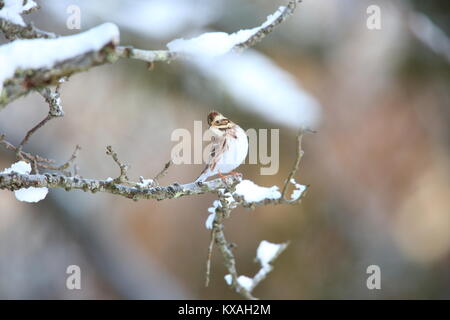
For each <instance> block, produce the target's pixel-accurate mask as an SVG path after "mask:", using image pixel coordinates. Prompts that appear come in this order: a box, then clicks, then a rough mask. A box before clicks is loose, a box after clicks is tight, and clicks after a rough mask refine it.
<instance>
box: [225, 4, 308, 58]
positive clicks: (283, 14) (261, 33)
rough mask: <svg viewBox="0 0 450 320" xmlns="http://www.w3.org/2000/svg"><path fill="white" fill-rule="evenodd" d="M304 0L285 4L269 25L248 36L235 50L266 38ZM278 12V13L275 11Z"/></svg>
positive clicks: (242, 48)
mask: <svg viewBox="0 0 450 320" xmlns="http://www.w3.org/2000/svg"><path fill="white" fill-rule="evenodd" d="M301 1H302V0H290V1H289V3H288V4H287V6H285V7H284V8H283V9H282V11H281V13H280V14H279V16H278V17H277V18H276V19H275V20H274V21H272V22H271V23H269V24H268V25H266V26H264V27H262V28H261V29H260V30H258V32H256V33H255V34H254V35H252V36H251V37H250V38H248V39H247V40H246V41H244V42H242V43H239V44H237V45H235V46H234V48H233V49H234V50H236V51H242V50H244V49H247V48H249V47H253V46H254V45H255V44H256V43H258V42H260V41H261V40H262V39H264V38H265V37H266V36H267V35H268V34H269V33H271V32H272V31H273V30H274V28H275V27H276V26H278V25H279V24H281V23H283V22H284V21H285V20H286V19H287V18H289V17H290V16H291V15H292V14H293V13H294V11H295V9H296V8H297V4H299V3H300V2H301ZM275 14H276V13H275Z"/></svg>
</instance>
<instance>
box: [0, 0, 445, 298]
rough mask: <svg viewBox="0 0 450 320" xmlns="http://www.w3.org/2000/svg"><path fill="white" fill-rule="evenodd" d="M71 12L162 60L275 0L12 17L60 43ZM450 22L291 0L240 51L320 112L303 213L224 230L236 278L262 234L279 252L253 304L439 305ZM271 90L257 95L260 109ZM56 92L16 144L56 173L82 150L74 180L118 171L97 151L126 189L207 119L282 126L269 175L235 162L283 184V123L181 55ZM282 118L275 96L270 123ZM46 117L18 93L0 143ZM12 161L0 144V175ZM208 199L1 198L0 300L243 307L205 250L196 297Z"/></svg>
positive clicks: (84, 6) (195, 168) (142, 4)
mask: <svg viewBox="0 0 450 320" xmlns="http://www.w3.org/2000/svg"><path fill="white" fill-rule="evenodd" d="M71 4H75V5H78V6H79V7H80V9H81V29H82V30H87V29H88V28H90V27H93V26H95V25H98V24H100V23H102V22H107V21H110V22H114V23H116V24H118V25H119V27H120V29H121V44H122V45H124V44H129V45H133V46H135V47H138V48H144V49H165V45H166V43H167V42H169V41H171V40H173V39H175V38H179V37H192V36H196V35H199V34H201V33H203V32H205V31H212V30H220V31H226V32H234V31H237V30H239V29H242V28H250V27H254V26H257V25H259V24H260V23H261V22H262V21H264V19H265V17H266V16H267V15H268V14H270V13H272V12H273V11H274V10H275V8H276V7H277V6H279V5H283V4H285V1H278V0H277V1H265V0H257V1H256V0H255V1H237V0H232V1H230V0H227V1H225V0H214V1H212V0H204V1H202V0H186V1H176V0H171V1H167V0H165V1H162V0H152V1H150V0H149V1H131V0H128V1H108V3H107V4H106V3H105V2H104V1H76V0H71V1H59V0H58V1H56V0H53V1H45V2H44V1H41V2H40V5H41V6H42V9H41V10H40V11H37V12H34V13H32V14H30V15H29V16H26V17H25V18H26V19H27V21H31V20H32V21H34V22H35V24H36V25H37V26H38V27H39V28H41V29H44V30H48V31H54V32H56V33H59V34H64V35H69V34H73V33H76V32H79V31H78V30H68V29H67V28H66V19H67V17H68V16H69V14H68V13H67V12H66V9H67V7H68V6H69V5H71ZM371 4H376V5H378V6H379V7H380V8H381V30H369V29H368V28H367V27H366V20H367V18H368V14H367V13H366V9H367V7H368V6H369V5H371ZM449 14H450V7H449V3H448V2H446V1H428V2H426V1H406V0H404V1H395V2H392V1H381V0H375V1H361V0H337V1H326V0H314V1H313V0H304V1H303V3H302V4H300V5H299V7H298V9H297V11H296V13H295V15H294V16H293V17H291V18H290V19H289V20H288V21H286V22H285V23H284V24H283V25H281V26H279V27H278V28H277V29H276V30H275V31H274V32H273V33H272V34H271V35H270V36H268V37H266V38H265V39H264V41H263V42H261V43H259V44H258V45H257V46H256V47H255V48H254V50H255V51H256V52H258V53H259V54H260V56H263V57H265V61H266V62H267V61H269V62H270V66H271V68H269V69H268V70H259V71H260V72H261V73H260V74H261V75H265V76H267V77H268V78H270V77H271V72H273V70H275V69H276V70H278V72H281V73H282V74H284V75H287V76H288V77H292V79H293V83H294V85H293V86H292V83H291V86H290V87H289V90H291V91H292V90H294V91H295V92H296V93H295V94H297V95H304V96H305V97H306V96H307V97H308V99H309V100H308V99H306V100H305V103H312V102H311V101H312V100H313V101H314V103H316V102H317V106H320V110H321V115H322V117H321V122H320V125H319V126H318V128H317V130H318V132H317V133H316V134H314V135H308V136H307V137H306V138H305V139H304V150H305V156H304V158H303V160H302V163H301V169H300V172H299V175H298V177H297V180H298V181H299V182H301V183H303V184H309V185H311V189H310V191H309V193H308V195H307V197H306V198H305V199H304V201H303V202H302V204H301V205H300V206H268V207H261V208H258V209H256V210H254V211H249V210H244V209H238V210H235V211H233V213H232V217H231V219H229V220H228V221H227V222H226V233H227V235H228V238H229V240H230V241H232V242H234V243H236V244H237V245H238V247H237V248H236V249H235V255H236V258H237V263H238V265H237V267H238V272H239V273H240V274H243V275H247V276H252V275H253V274H254V273H255V272H256V271H257V270H258V265H257V264H256V263H255V262H254V257H255V253H256V248H257V245H258V244H259V242H260V241H261V240H268V241H271V242H284V241H287V240H289V241H290V246H289V248H288V249H287V250H286V251H285V252H284V253H283V254H282V255H281V256H280V257H279V259H278V260H277V261H276V263H275V270H274V271H273V272H272V273H271V274H270V276H269V277H268V278H267V279H266V280H265V281H264V282H263V283H262V284H261V285H260V286H259V287H258V288H257V289H256V290H255V295H256V296H258V297H261V298H264V299H359V298H364V299H381V298H387V299H430V298H437V299H449V298H450V272H449V270H450V269H449V267H450V236H449V234H450V148H449V142H450V128H449V123H450V109H449V106H450V90H449V85H450V68H449V62H450V41H449V37H448V35H449V34H450V19H449ZM1 41H2V43H4V42H5V41H4V39H2V40H1ZM30 54H33V53H32V52H31V53H30ZM261 68H262V69H265V68H263V66H261ZM219 78H220V77H219ZM283 84H284V83H283V82H281V86H282V85H283ZM257 89H258V87H257ZM257 89H256V92H257V93H258V90H257ZM284 89H286V88H284ZM243 90H244V93H245V90H246V89H245V87H244V89H243ZM278 90H283V88H281V89H280V88H279V87H277V86H274V87H273V90H272V91H273V92H270V91H267V90H260V91H259V93H258V94H260V97H261V96H263V97H268V98H267V99H269V100H270V97H271V96H273V95H276V94H277V91H278ZM286 90H287V89H286ZM250 91H251V92H249V95H250V94H254V93H255V90H253V91H252V90H250ZM62 99H63V106H64V111H65V116H64V118H61V119H57V120H53V121H51V122H50V123H48V124H47V125H46V126H45V127H44V128H42V129H41V130H39V131H38V132H37V133H36V134H35V135H34V136H33V137H32V138H31V140H30V144H29V145H28V146H27V147H26V150H27V151H31V152H36V153H38V154H40V155H43V156H47V157H51V158H54V159H56V160H58V161H59V162H64V161H66V159H67V158H68V157H69V156H70V154H71V152H72V151H73V148H74V146H75V145H76V144H79V145H81V147H82V148H83V149H82V150H81V152H80V154H79V156H78V158H77V160H76V163H77V165H78V167H79V173H80V174H81V175H82V176H84V177H95V178H107V177H115V176H116V175H117V174H118V168H117V166H116V165H115V164H114V163H113V161H112V160H111V159H110V158H109V157H108V156H106V154H105V147H106V146H107V145H112V146H113V147H114V149H115V151H117V152H118V154H119V157H120V158H121V159H122V160H123V161H124V162H127V163H129V164H130V165H131V169H130V177H131V178H132V179H133V180H137V179H138V177H139V176H140V175H142V176H144V177H146V178H149V177H153V176H154V175H155V174H156V173H157V172H158V171H159V170H160V169H161V168H162V166H163V164H164V163H165V162H166V161H167V160H168V158H169V157H170V151H171V148H172V147H173V146H174V145H175V143H174V142H172V141H170V135H171V133H172V131H173V130H174V129H176V128H186V129H188V130H190V131H192V130H193V121H194V120H203V121H204V119H205V116H206V114H207V112H208V111H209V110H210V109H216V110H219V111H222V112H223V113H224V114H226V115H227V116H229V117H230V118H231V119H233V120H234V121H235V122H237V123H238V124H240V125H241V126H242V127H244V128H256V129H259V128H268V129H271V128H278V129H280V170H279V172H278V174H276V175H272V176H261V175H260V174H259V168H260V166H261V164H259V165H243V166H242V167H241V168H240V171H241V172H242V173H243V174H244V176H245V177H246V178H249V179H252V180H253V181H255V182H256V183H258V184H260V185H266V186H272V185H279V186H281V185H282V183H283V181H284V179H285V177H286V175H287V173H288V172H289V170H290V167H291V165H292V163H293V161H294V158H295V154H294V150H295V149H294V145H295V135H296V128H295V127H294V126H293V125H292V119H289V120H290V122H289V121H288V122H286V123H283V121H282V120H280V119H282V117H281V118H280V119H276V121H272V120H271V117H270V116H268V114H267V110H264V106H262V107H261V108H259V109H258V107H257V106H255V105H251V103H249V102H248V101H246V100H245V99H244V100H243V99H239V97H237V96H236V95H234V94H233V92H232V90H231V89H230V88H229V87H227V86H226V85H224V84H223V83H221V82H220V81H218V78H217V76H216V77H215V78H214V77H210V76H209V75H208V73H204V72H203V73H202V72H199V69H198V68H195V67H193V66H192V65H191V64H190V63H189V62H180V61H175V62H172V63H170V64H166V63H157V64H155V66H154V68H153V69H152V70H151V71H148V70H147V68H146V65H145V63H143V62H141V61H136V60H125V59H121V60H120V61H118V62H117V63H115V64H113V65H106V66H102V67H96V68H93V69H91V70H90V71H89V72H85V73H82V74H77V75H75V76H73V77H72V78H71V79H70V81H69V82H67V83H65V84H64V85H63V87H62ZM311 99H312V100H311ZM260 100H261V99H260ZM263 100H264V99H263ZM295 107H296V106H293V105H289V104H285V103H284V101H283V99H282V97H281V98H280V104H279V105H278V106H277V108H278V109H277V113H278V114H281V115H284V114H286V115H289V114H290V112H291V111H292V110H291V109H289V108H295ZM297 107H298V108H303V107H305V106H302V105H298V106H297ZM47 111H48V107H47V105H46V104H45V102H44V101H43V99H42V98H41V97H40V96H39V95H37V94H34V93H33V94H30V95H28V96H27V97H25V98H22V99H19V100H17V101H15V102H13V103H11V104H10V105H9V106H7V108H5V109H4V110H2V111H1V112H0V133H3V134H6V136H7V139H8V140H9V141H11V142H13V143H16V144H17V143H19V142H20V140H21V139H22V138H23V136H24V134H25V133H26V131H27V130H28V129H30V128H31V127H32V126H33V125H34V124H36V123H37V122H38V121H40V120H41V119H42V118H43V117H44V116H45V115H46V113H47ZM272 112H273V110H272ZM299 121H300V119H299ZM13 161H14V157H13V154H12V153H11V152H9V151H6V150H0V168H6V167H9V166H10V164H11V163H12V162H13ZM201 169H202V165H179V166H174V167H172V168H171V169H170V170H169V173H168V175H167V176H166V177H165V178H164V179H163V180H162V183H164V184H169V183H172V182H175V181H177V182H179V183H186V182H189V181H192V179H194V178H195V177H196V176H197V175H198V173H199V172H200V170H201ZM213 200H214V196H213V195H202V196H197V197H185V198H180V199H176V200H168V201H161V202H156V201H142V200H141V201H138V202H133V201H131V200H128V199H124V198H119V197H116V196H112V195H109V194H98V193H97V194H94V195H92V194H88V193H84V192H82V191H71V192H65V191H63V190H51V191H50V193H49V195H48V196H47V198H46V199H45V200H44V201H41V202H39V203H37V204H28V203H22V202H19V201H17V200H16V199H15V197H14V195H13V194H12V193H10V192H8V191H0V298H6V299H14V298H25V299H28V298H38V299H47V298H57V299H78V298H81V299H109V298H113V299H132V298H137V299H143V298H145V299H154V298H156V299H159V298H174V299H183V298H193V299H236V298H239V296H238V295H237V294H235V293H234V292H232V291H231V290H230V289H229V288H228V287H227V286H226V284H225V281H224V279H223V276H224V274H225V273H226V271H225V268H224V266H223V264H222V258H221V256H220V253H219V252H217V251H215V252H214V254H213V261H212V279H211V285H210V287H209V288H205V287H204V276H205V260H206V254H207V246H208V243H209V231H208V230H206V229H205V227H204V222H205V219H206V217H207V216H208V212H207V208H208V207H209V206H210V205H211V203H212V201H213ZM72 264H76V265H79V266H80V267H81V271H82V283H81V285H82V290H67V289H66V286H65V282H66V278H67V276H68V275H67V274H66V268H67V266H68V265H72ZM372 264H375V265H378V266H380V268H381V275H382V281H381V290H368V289H367V287H366V279H367V277H368V276H369V275H368V274H366V268H367V267H368V266H369V265H372Z"/></svg>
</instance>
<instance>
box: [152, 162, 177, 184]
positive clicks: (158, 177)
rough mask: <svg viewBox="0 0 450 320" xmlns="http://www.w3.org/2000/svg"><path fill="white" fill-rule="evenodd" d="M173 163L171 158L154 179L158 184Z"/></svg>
mask: <svg viewBox="0 0 450 320" xmlns="http://www.w3.org/2000/svg"><path fill="white" fill-rule="evenodd" d="M172 163H173V162H172V160H169V161H168V162H167V163H166V164H165V165H164V168H163V169H162V170H161V171H160V172H159V173H158V174H157V175H156V176H155V177H154V178H153V181H154V182H155V183H156V185H159V179H161V178H163V177H164V176H165V175H166V174H167V171H168V170H169V168H170V166H171V165H172Z"/></svg>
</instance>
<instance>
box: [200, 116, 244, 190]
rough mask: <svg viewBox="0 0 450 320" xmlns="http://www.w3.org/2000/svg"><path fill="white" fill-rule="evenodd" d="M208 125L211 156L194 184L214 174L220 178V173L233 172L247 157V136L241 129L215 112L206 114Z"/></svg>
mask: <svg viewBox="0 0 450 320" xmlns="http://www.w3.org/2000/svg"><path fill="white" fill-rule="evenodd" d="M208 125H209V130H210V131H211V132H212V134H213V136H212V142H213V143H212V149H211V154H210V158H209V161H208V164H207V165H206V168H205V169H204V170H203V171H202V173H201V174H200V176H199V177H198V178H197V179H196V180H195V181H196V182H198V181H202V182H203V181H205V180H206V179H208V178H209V177H211V176H214V175H216V174H218V175H219V176H220V177H222V173H229V172H231V171H233V170H234V169H236V168H237V167H239V165H240V164H241V163H242V162H243V161H244V160H245V157H247V152H248V140H247V134H246V133H245V131H244V130H243V129H242V128H241V127H239V126H238V125H237V124H235V123H234V122H232V121H231V120H229V119H227V118H226V117H224V116H223V115H222V114H220V113H219V112H216V111H212V112H210V113H209V114H208ZM232 174H234V173H233V172H232Z"/></svg>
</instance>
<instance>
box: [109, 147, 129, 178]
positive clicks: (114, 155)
mask: <svg viewBox="0 0 450 320" xmlns="http://www.w3.org/2000/svg"><path fill="white" fill-rule="evenodd" d="M106 154H107V155H109V156H111V157H112V158H113V160H114V162H115V163H117V165H118V166H119V168H120V175H119V176H118V177H117V178H116V179H114V181H113V182H114V183H124V182H127V181H128V177H127V171H128V169H129V167H130V166H129V165H127V164H125V163H122V162H120V160H119V157H118V156H117V153H115V152H114V151H113V149H112V147H111V146H107V147H106Z"/></svg>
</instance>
